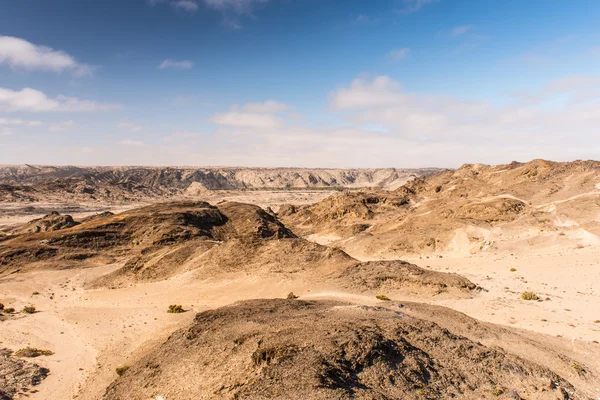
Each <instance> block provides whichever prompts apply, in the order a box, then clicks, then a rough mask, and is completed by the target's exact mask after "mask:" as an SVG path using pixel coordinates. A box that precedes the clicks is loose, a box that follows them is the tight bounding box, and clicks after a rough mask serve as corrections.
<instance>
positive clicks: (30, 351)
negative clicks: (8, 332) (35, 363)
mask: <svg viewBox="0 0 600 400" xmlns="http://www.w3.org/2000/svg"><path fill="white" fill-rule="evenodd" d="M52 354H54V352H53V351H51V350H44V349H37V348H35V347H29V346H27V347H25V348H23V349H20V350H17V351H15V354H14V355H15V357H27V358H34V357H39V356H51V355H52Z"/></svg>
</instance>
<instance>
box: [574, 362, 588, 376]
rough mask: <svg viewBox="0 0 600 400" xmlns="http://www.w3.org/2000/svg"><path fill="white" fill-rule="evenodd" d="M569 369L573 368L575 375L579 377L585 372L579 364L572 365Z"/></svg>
mask: <svg viewBox="0 0 600 400" xmlns="http://www.w3.org/2000/svg"><path fill="white" fill-rule="evenodd" d="M571 368H573V369H574V370H575V371H577V373H578V374H579V375H583V374H585V372H586V371H585V367H584V366H583V365H581V364H578V363H573V365H571Z"/></svg>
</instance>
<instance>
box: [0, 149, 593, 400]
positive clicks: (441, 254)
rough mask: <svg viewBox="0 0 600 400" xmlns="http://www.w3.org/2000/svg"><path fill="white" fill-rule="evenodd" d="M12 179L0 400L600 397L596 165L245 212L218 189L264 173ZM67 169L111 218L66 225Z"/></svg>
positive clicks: (0, 321) (246, 205)
mask: <svg viewBox="0 0 600 400" xmlns="http://www.w3.org/2000/svg"><path fill="white" fill-rule="evenodd" d="M11 168H13V170H12V171H13V172H14V173H15V174H17V175H19V174H21V175H19V176H20V178H19V179H18V181H19V182H20V183H19V184H20V185H23V183H24V182H28V183H27V184H26V185H25V186H23V187H29V189H24V190H23V191H22V193H30V194H31V193H34V194H35V196H39V197H35V196H34V197H32V199H34V203H21V202H19V201H20V200H19V201H12V202H9V203H5V204H8V205H10V206H11V207H12V208H10V210H9V213H10V214H11V216H12V213H15V216H17V217H19V218H21V219H20V220H18V221H14V222H13V223H10V224H5V225H4V226H2V227H1V229H0V303H2V305H3V307H4V310H2V311H0V347H2V348H6V349H9V350H5V351H4V350H3V351H2V352H1V353H0V370H1V371H4V374H3V375H4V376H5V378H0V398H7V399H12V398H14V399H21V398H24V397H27V398H30V399H47V398H57V399H62V398H85V399H105V400H109V399H110V400H112V399H124V398H127V399H152V400H157V399H167V400H172V399H196V398H206V399H213V398H214V399H217V398H219V399H221V398H225V399H244V398H246V399H268V398H281V399H296V398H315V399H319V398H323V399H325V398H327V399H329V398H333V399H392V398H394V399H395V398H398V399H438V398H465V399H496V398H498V399H550V400H555V399H561V400H565V399H595V398H598V397H600V385H598V382H599V381H600V357H599V356H598V355H599V354H600V345H599V344H598V342H599V341H600V314H598V311H597V307H596V305H597V304H598V301H600V300H599V299H600V292H599V291H598V289H597V288H598V287H600V277H599V275H598V270H599V269H598V268H600V264H599V261H598V260H600V251H599V250H598V248H599V247H598V245H599V244H600V240H599V239H598V236H597V235H599V234H600V230H599V225H598V223H599V222H598V215H600V207H599V206H600V164H599V163H596V162H583V161H577V162H572V163H553V162H548V161H541V160H535V161H532V162H529V163H512V164H508V165H500V166H487V165H465V166H463V167H461V168H460V169H458V170H455V171H446V170H445V171H440V172H438V173H436V174H432V175H427V176H416V177H413V179H412V180H410V181H409V182H402V184H401V185H399V186H396V183H399V182H400V181H399V180H398V181H395V182H396V183H389V182H394V181H393V180H390V181H386V182H388V183H385V184H383V183H382V182H383V181H384V180H382V179H380V178H381V176H380V177H379V178H377V179H375V175H372V176H371V177H370V178H368V179H371V181H372V182H375V181H377V182H379V183H378V184H377V185H378V186H377V187H370V188H368V189H365V188H364V187H362V188H361V189H358V187H357V186H353V185H354V184H355V183H356V182H358V180H357V179H355V180H354V181H352V182H350V181H351V179H349V180H348V181H347V184H348V186H349V187H351V189H352V190H342V193H339V192H337V191H333V190H332V191H321V190H314V191H312V192H308V191H304V192H302V194H301V195H300V194H298V196H299V197H294V196H293V195H292V194H294V193H299V192H294V191H293V190H287V191H285V195H284V196H283V197H278V196H274V197H264V196H263V195H262V194H261V197H255V198H253V197H244V198H245V199H251V200H252V201H249V202H240V201H236V200H237V199H239V197H237V196H238V195H237V194H235V193H244V194H243V196H247V193H257V192H260V190H256V191H255V190H249V189H251V188H254V187H255V188H259V185H263V184H264V182H265V180H264V178H261V179H263V181H262V182H263V183H260V182H258V183H256V185H257V186H252V185H254V184H250V183H246V184H244V185H246V186H243V187H244V189H243V190H239V191H237V192H236V191H235V190H231V191H229V190H228V191H222V190H211V188H210V187H209V186H210V185H207V182H204V183H202V182H200V181H197V180H193V179H188V178H185V179H184V178H183V176H184V174H180V175H179V178H176V175H177V174H176V173H175V172H173V171H175V170H178V171H180V172H181V171H183V170H185V169H183V168H180V169H173V170H170V169H150V168H148V169H143V168H142V169H135V168H123V169H114V168H113V169H111V168H106V169H105V170H106V171H104V169H103V168H97V169H93V168H88V169H77V168H74V169H70V168H66V167H65V168H55V169H52V168H48V170H44V171H45V172H43V173H42V172H39V171H38V172H39V174H38V173H35V174H34V173H33V172H31V171H33V170H30V168H31V167H22V168H23V170H22V171H21V172H18V171H20V170H19V169H18V168H17V169H15V168H14V167H11ZM36 168H37V167H36ZM41 170H42V168H40V171H41ZM83 170H86V171H88V172H87V173H89V174H91V176H94V178H93V179H92V180H89V181H88V182H90V184H89V185H90V186H89V187H90V188H92V189H93V191H94V193H96V191H97V190H98V189H99V188H109V187H110V188H112V189H108V190H109V191H110V192H111V193H120V194H122V195H123V196H124V197H122V198H120V200H119V196H116V197H112V194H111V195H110V196H108V197H103V200H102V201H107V202H110V201H115V202H116V203H119V202H121V201H122V200H123V199H128V200H123V201H125V202H127V201H130V203H129V204H127V206H126V207H124V208H122V209H111V211H108V210H105V209H103V208H102V207H95V208H94V207H88V208H85V210H86V211H85V212H80V211H81V210H80V209H78V208H77V206H78V205H81V204H89V203H84V202H80V199H82V198H83V197H80V196H95V194H94V193H87V192H90V191H89V190H88V191H83V192H82V191H77V190H74V188H75V187H78V186H77V185H79V184H80V182H82V180H81V179H83V178H82V175H81V176H80V175H78V174H80V173H81V174H83V173H82V172H81V171H83ZM138 170H141V171H142V173H139V174H138V172H136V173H135V174H134V175H135V179H134V178H133V176H134V175H128V176H129V177H130V179H133V180H134V181H135V182H136V183H135V184H134V183H133V181H131V182H130V183H131V185H128V184H124V185H121V184H115V182H118V181H119V180H118V179H117V180H116V181H112V180H111V179H112V178H111V179H108V178H106V179H107V180H106V181H104V180H96V179H97V177H98V176H100V175H102V174H104V173H106V174H107V176H115V175H117V176H120V177H121V178H122V176H123V175H120V174H125V173H126V172H127V171H138ZM211 170H212V171H213V173H216V172H215V171H238V169H226V168H224V169H218V168H214V169H211ZM15 171H16V172H15ZM57 171H62V172H61V173H64V174H65V175H64V176H63V177H61V176H60V174H59V175H53V174H57V173H58V172H57ZM69 171H70V172H69ZM90 171H92V172H93V173H92V172H90ZM99 171H104V172H99ZM107 171H108V172H107ZM110 171H112V172H110ZM115 171H119V172H118V173H117V172H115ZM157 171H162V172H157ZM252 171H254V170H252ZM268 171H271V172H270V173H274V172H273V170H268ZM289 171H292V170H289ZM289 171H288V172H289ZM295 171H296V172H298V171H297V170H295ZM340 171H341V170H340ZM363 172H364V171H363ZM127 173H130V174H133V172H127ZM153 173H157V174H158V175H152V174H153ZM278 173H281V171H279V172H278ZM290 173H291V172H290ZM346 173H348V172H346ZM36 174H37V175H36ZM44 174H48V176H53V178H51V179H50V178H48V179H47V178H46V177H43V176H44ZM69 174H71V175H69ZM98 174H99V175H98ZM111 174H115V175H111ZM146 174H147V175H146ZM102 176H104V175H102ZM142 176H144V177H148V180H144V179H145V178H144V179H141V177H142ZM150 176H154V177H153V178H150ZM223 176H224V175H223ZM232 176H233V177H236V178H235V179H236V181H235V182H238V183H239V182H242V181H243V179H242V177H244V176H247V175H244V174H242V173H239V174H237V173H235V174H233V175H232ZM323 176H324V175H322V176H321V177H322V179H323V182H325V178H323ZM346 176H349V175H346ZM63 178H64V179H63ZM121 178H119V179H121ZM15 179H16V178H15ZM38 179H39V181H38ZM85 179H88V178H85ZM90 179H91V178H90ZM103 179H104V178H103ZM124 179H125V181H127V178H124ZM138 179H141V180H139V181H138ZM219 179H221V178H219ZM231 179H233V178H231ZM244 179H247V181H245V182H250V178H244ZM253 179H254V178H253ZM286 179H287V178H286ZM328 179H329V178H328ZM340 179H341V178H340V177H339V176H336V178H335V183H336V185H337V184H338V183H339V182H340ZM361 179H362V178H361ZM364 179H367V178H364ZM368 179H367V181H368ZM50 181H52V182H54V183H52V185H51V189H48V190H47V188H48V187H47V186H44V185H45V184H43V182H50ZM16 182H17V181H16V180H15V181H14V182H12V183H6V184H5V185H13V184H17V183H16ZM75 182H79V183H75ZM102 182H104V183H102ZM228 182H233V180H231V181H228ZM282 182H283V181H282ZM307 182H309V184H311V183H310V182H312V180H311V179H308V181H307ZM327 182H329V183H330V184H331V185H333V182H334V181H333V180H331V179H330V180H328V181H327ZM360 182H366V181H360ZM38 183H39V184H38ZM138 183H139V184H138ZM321 184H324V183H322V182H321V183H319V181H318V182H316V183H314V185H321ZM363 184H364V183H361V185H363ZM28 185H31V186H28ZM273 185H274V186H272V188H275V187H276V185H279V183H273ZM364 185H366V184H364ZM367 186H368V185H367ZM57 187H61V188H63V189H64V190H63V189H60V190H56V188H57ZM119 187H120V188H121V189H119ZM167 187H168V188H171V189H173V190H172V191H171V189H168V190H167V189H166V188H167ZM260 187H262V188H264V186H260ZM40 188H42V189H40ZM329 188H330V189H331V188H332V186H329ZM121 190H122V191H121ZM311 190H312V189H311ZM328 190H329V189H328ZM13 193H16V192H13ZM19 193H21V192H19ZM82 193H83V194H82ZM270 193H278V194H279V193H283V191H279V190H272V191H271V192H270ZM217 194H218V195H217ZM32 196H33V195H32ZM40 196H41V197H43V199H44V201H46V202H45V203H39V202H38V200H39V199H40V198H41V197H40ZM52 196H56V198H55V199H59V198H61V199H62V200H63V201H65V203H61V204H63V206H61V208H59V207H57V204H58V203H52V201H53V199H52V198H51V197H52ZM70 196H72V197H70ZM269 196H271V195H269ZM286 196H287V197H286ZM324 197H326V198H324ZM284 198H289V199H292V200H293V199H297V200H298V202H294V201H290V202H289V203H288V204H282V200H283V199H284ZM15 199H16V197H15ZM23 199H24V198H23ZM90 199H91V197H90V198H88V199H87V200H85V201H86V202H87V201H88V200H89V201H92V202H93V201H94V200H93V199H92V200H90ZM107 199H109V200H107ZM47 200H49V201H47ZM250 203H255V204H250ZM31 204H34V206H32V205H31ZM107 204H108V203H107ZM27 207H34V208H35V211H34V212H35V213H36V214H35V218H32V217H30V215H31V214H30V213H31V212H32V211H31V210H26V209H25V208H27ZM86 207H87V206H86ZM70 209H72V210H73V211H74V212H73V213H65V212H64V211H65V210H70ZM57 210H60V212H58V211H57ZM42 211H43V213H41V212H42ZM40 213H41V214H40ZM525 294H527V296H524V295H525ZM457 310H458V311H457ZM459 311H460V312H459ZM28 347H31V348H38V349H48V350H49V353H48V354H50V355H48V356H45V357H38V358H36V360H35V362H36V363H35V364H33V363H31V362H28V361H26V360H24V359H22V358H19V357H16V356H15V354H14V352H16V351H17V350H18V349H23V348H28ZM2 379H4V380H2ZM2 396H4V397H2Z"/></svg>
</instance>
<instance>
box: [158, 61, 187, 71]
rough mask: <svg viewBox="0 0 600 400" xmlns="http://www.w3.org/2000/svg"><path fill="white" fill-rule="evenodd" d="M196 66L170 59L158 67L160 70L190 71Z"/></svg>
mask: <svg viewBox="0 0 600 400" xmlns="http://www.w3.org/2000/svg"><path fill="white" fill-rule="evenodd" d="M193 66H194V63H193V62H191V61H187V60H183V61H174V60H170V59H166V60H165V61H163V62H162V63H160V65H159V66H158V68H159V69H166V68H175V69H190V68H192V67H193Z"/></svg>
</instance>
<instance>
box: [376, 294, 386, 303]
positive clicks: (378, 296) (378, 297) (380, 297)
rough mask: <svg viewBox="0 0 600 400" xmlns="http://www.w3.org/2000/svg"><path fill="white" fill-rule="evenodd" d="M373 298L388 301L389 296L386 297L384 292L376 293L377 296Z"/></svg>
mask: <svg viewBox="0 0 600 400" xmlns="http://www.w3.org/2000/svg"><path fill="white" fill-rule="evenodd" d="M375 298H376V299H377V300H381V301H390V298H389V297H387V296H386V295H385V294H378V295H377V296H375Z"/></svg>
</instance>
